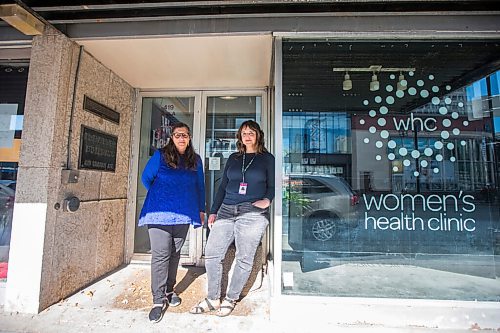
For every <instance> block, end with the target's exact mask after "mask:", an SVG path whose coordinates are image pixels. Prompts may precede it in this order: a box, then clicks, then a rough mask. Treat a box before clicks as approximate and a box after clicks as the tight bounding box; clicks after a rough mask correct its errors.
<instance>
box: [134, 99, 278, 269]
mask: <svg viewBox="0 0 500 333" xmlns="http://www.w3.org/2000/svg"><path fill="white" fill-rule="evenodd" d="M266 94H267V92H266V90H264V89H260V90H240V91H234V90H233V91H227V90H224V91H222V90H216V91H173V92H151V93H150V92H144V93H141V100H142V103H141V110H140V119H141V130H140V138H139V153H138V159H139V161H138V175H137V177H138V182H137V183H138V184H137V192H136V195H137V200H136V202H137V204H136V214H135V234H134V254H137V255H141V256H143V255H144V254H149V253H150V244H149V237H148V233H147V228H145V227H137V219H138V216H139V214H140V211H141V209H142V205H143V203H144V199H145V198H146V194H147V191H146V189H145V188H144V186H143V185H142V183H141V182H140V179H141V174H142V171H143V170H144V167H145V166H146V163H147V162H148V160H149V158H150V157H151V156H152V155H153V153H154V152H155V150H157V149H160V148H161V147H163V146H164V145H166V144H167V142H168V140H169V139H170V133H171V131H170V129H171V126H172V125H173V124H174V123H176V122H183V123H186V124H188V125H189V126H190V127H191V132H192V133H193V138H192V144H193V146H194V148H195V150H196V152H197V153H198V154H199V155H200V156H201V158H202V160H203V163H204V169H205V187H206V192H205V198H206V204H207V206H206V211H207V213H208V212H209V210H210V206H211V205H212V202H213V199H214V197H215V195H216V191H217V189H218V187H219V185H220V182H221V177H222V174H223V171H224V166H225V163H226V161H227V159H228V158H229V155H231V154H232V153H233V152H236V132H237V130H238V127H239V126H240V125H241V123H242V122H243V121H245V120H248V119H252V120H255V121H257V122H258V123H260V125H261V127H262V129H263V131H264V133H265V137H266V138H269V133H267V131H266V129H267V124H268V121H267V119H268V118H267V115H268V113H267V102H266V101H267V95H266ZM208 233H209V232H208V229H207V228H206V227H205V226H204V227H203V228H198V229H194V228H191V229H190V231H189V233H188V237H187V239H186V242H185V243H184V246H183V248H182V250H181V256H182V257H181V263H183V264H193V265H202V264H203V254H204V248H205V244H206V240H207V237H208Z"/></svg>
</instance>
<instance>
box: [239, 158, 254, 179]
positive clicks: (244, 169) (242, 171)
mask: <svg viewBox="0 0 500 333" xmlns="http://www.w3.org/2000/svg"><path fill="white" fill-rule="evenodd" d="M246 155H247V154H246V153H245V154H243V163H242V164H241V174H242V175H243V183H244V182H245V172H247V170H248V168H249V167H250V165H252V162H253V160H254V159H255V156H257V154H255V155H254V156H253V158H252V159H251V160H250V163H248V165H247V166H246V167H245V156H246Z"/></svg>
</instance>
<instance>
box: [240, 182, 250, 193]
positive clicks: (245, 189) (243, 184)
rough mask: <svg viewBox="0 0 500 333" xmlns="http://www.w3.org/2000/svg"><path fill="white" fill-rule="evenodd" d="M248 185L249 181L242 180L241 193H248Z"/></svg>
mask: <svg viewBox="0 0 500 333" xmlns="http://www.w3.org/2000/svg"><path fill="white" fill-rule="evenodd" d="M247 187H248V184H247V183H243V182H241V183H240V190H239V191H238V193H239V194H243V195H245V194H247Z"/></svg>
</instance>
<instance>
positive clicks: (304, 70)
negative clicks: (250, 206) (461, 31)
mask: <svg viewBox="0 0 500 333" xmlns="http://www.w3.org/2000/svg"><path fill="white" fill-rule="evenodd" d="M283 44H284V45H283V50H284V51H283V54H282V59H283V78H282V82H283V86H282V89H283V96H284V97H283V101H282V105H283V111H282V123H283V130H282V136H283V161H282V162H283V170H282V173H283V183H282V185H283V238H282V239H283V243H282V249H283V257H282V274H283V276H286V277H287V278H286V279H284V280H283V283H284V284H283V286H282V287H283V293H284V294H300V295H325V296H349V297H388V298H423V299H450V300H481V301H500V279H499V277H500V257H499V255H500V185H499V184H500V182H499V181H500V166H499V162H500V161H499V156H498V154H499V149H500V148H499V146H500V140H499V139H500V137H499V133H500V120H499V119H500V103H499V91H498V89H499V88H498V87H499V76H500V72H499V69H500V68H498V63H499V60H500V46H499V44H498V43H490V42H488V43H486V42H479V41H474V42H473V41H471V42H449V41H448V42H444V41H443V42H438V41H432V42H422V41H419V42H415V41H413V42H412V41H406V42H401V41H398V42H396V41H373V42H345V41H344V42H341V41H336V42H332V41H318V40H316V41H294V40H290V41H284V42H283Z"/></svg>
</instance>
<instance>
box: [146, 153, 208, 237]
mask: <svg viewBox="0 0 500 333" xmlns="http://www.w3.org/2000/svg"><path fill="white" fill-rule="evenodd" d="M179 164H180V165H179V167H178V168H177V169H174V168H172V167H171V166H169V165H168V164H167V163H165V161H164V160H163V157H162V156H161V153H160V151H159V150H157V151H156V152H155V153H154V154H153V156H152V157H151V158H150V159H149V161H148V163H147V164H146V167H145V168H144V171H143V172H142V183H143V184H144V186H145V187H146V189H147V190H148V193H147V195H146V200H145V201H144V205H143V206H142V210H141V214H140V216H139V226H143V225H148V224H156V225H177V224H192V225H193V226H194V227H195V228H197V227H199V226H201V220H200V212H204V211H205V177H204V175H203V164H202V163H201V158H200V157H199V156H198V155H197V168H196V170H189V169H186V168H184V163H183V160H182V158H181V161H180V163H179Z"/></svg>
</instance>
